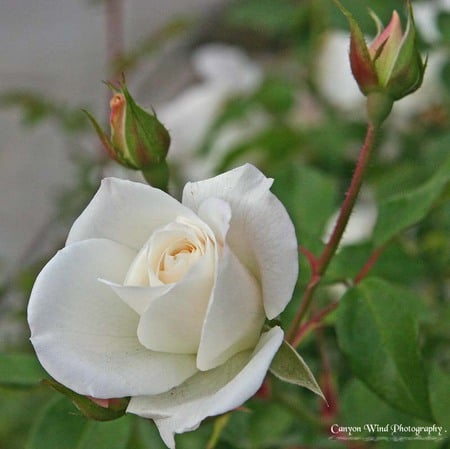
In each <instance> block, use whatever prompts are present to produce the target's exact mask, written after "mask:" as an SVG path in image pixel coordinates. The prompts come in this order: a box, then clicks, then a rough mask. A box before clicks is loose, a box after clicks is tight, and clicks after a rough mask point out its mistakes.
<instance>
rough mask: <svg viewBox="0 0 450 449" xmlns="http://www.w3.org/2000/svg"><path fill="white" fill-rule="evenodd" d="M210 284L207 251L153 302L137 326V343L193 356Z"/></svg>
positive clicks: (210, 262) (210, 257)
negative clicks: (181, 277) (183, 275)
mask: <svg viewBox="0 0 450 449" xmlns="http://www.w3.org/2000/svg"><path fill="white" fill-rule="evenodd" d="M213 281H214V250H213V249H210V250H209V251H208V253H207V254H205V255H204V256H203V257H202V258H201V259H199V260H198V261H197V262H196V264H195V265H194V266H192V268H191V269H190V270H189V272H188V273H187V274H186V276H185V277H184V279H182V280H181V281H179V282H178V283H176V284H175V285H173V287H172V288H171V289H170V290H169V291H167V292H166V293H165V294H163V295H162V296H160V297H158V298H155V299H153V300H152V301H151V302H150V303H149V305H148V307H147V309H146V310H145V312H144V313H143V314H142V316H141V319H140V321H139V326H138V337H139V340H140V341H141V343H142V344H143V345H144V346H146V347H147V348H149V349H152V350H154V351H166V352H171V353H178V354H195V353H196V352H197V350H198V345H199V343H200V334H201V329H202V324H203V320H204V317H205V313H206V308H207V307H208V301H209V297H210V295H211V289H212V286H213Z"/></svg>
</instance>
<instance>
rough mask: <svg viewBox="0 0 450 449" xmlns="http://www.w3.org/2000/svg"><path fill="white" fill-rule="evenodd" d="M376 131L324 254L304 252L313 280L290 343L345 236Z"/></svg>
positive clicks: (365, 148) (362, 155)
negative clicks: (309, 254) (311, 254)
mask: <svg viewBox="0 0 450 449" xmlns="http://www.w3.org/2000/svg"><path fill="white" fill-rule="evenodd" d="M376 130H377V128H376V127H375V125H373V124H371V123H370V124H369V125H368V127H367V132H366V138H365V140H364V144H363V147H362V148H361V153H360V155H359V158H358V162H357V163H356V168H355V171H354V173H353V177H352V180H351V182H350V187H349V189H348V192H347V195H346V196H345V199H344V202H343V204H342V207H341V210H340V213H339V217H338V219H337V221H336V224H335V226H334V229H333V232H332V234H331V236H330V238H329V240H328V243H327V244H326V246H325V248H324V250H323V253H322V254H321V256H320V257H319V259H318V260H317V259H316V258H315V257H314V256H312V257H309V256H308V253H309V252H306V250H302V251H303V252H304V253H305V254H306V255H307V257H308V260H309V261H310V264H311V268H312V273H311V279H310V280H309V283H308V285H307V286H306V290H305V293H304V294H303V297H302V300H301V303H300V308H299V310H298V311H297V313H296V315H295V317H294V320H293V322H292V325H291V327H290V329H289V332H288V333H287V339H288V341H290V342H293V341H294V339H295V336H296V334H297V329H298V328H299V327H300V325H301V322H302V321H303V319H304V318H305V316H306V313H307V312H308V310H309V307H310V305H311V303H312V300H313V296H314V292H315V290H316V288H317V286H318V284H319V282H320V280H321V278H322V276H323V275H324V274H325V272H326V270H327V268H328V265H329V263H330V261H331V259H332V258H333V256H334V254H335V253H336V250H337V248H338V246H339V243H340V241H341V238H342V235H343V234H344V231H345V227H346V226H347V223H348V220H349V218H350V215H351V213H352V210H353V207H354V205H355V202H356V199H357V197H358V194H359V191H360V189H361V184H362V181H363V179H364V174H365V172H366V169H367V165H368V162H369V159H370V155H371V152H372V149H373V146H374V142H375V135H376ZM312 261H313V262H314V263H313V262H312ZM294 346H295V345H294Z"/></svg>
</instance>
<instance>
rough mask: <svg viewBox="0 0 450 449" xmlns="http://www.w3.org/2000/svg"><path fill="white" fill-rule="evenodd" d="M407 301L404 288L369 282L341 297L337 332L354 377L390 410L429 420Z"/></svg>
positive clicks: (424, 381)
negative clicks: (394, 409)
mask: <svg viewBox="0 0 450 449" xmlns="http://www.w3.org/2000/svg"><path fill="white" fill-rule="evenodd" d="M411 302H412V301H410V297H409V295H408V294H407V292H406V291H405V289H400V288H398V287H395V286H393V285H391V284H389V283H387V282H386V281H383V280H381V279H376V278H368V279H366V280H364V281H363V282H361V283H360V284H359V285H358V286H356V287H354V288H352V289H350V290H349V291H348V292H347V293H346V294H345V295H344V297H343V298H342V303H341V305H340V307H339V309H338V313H337V325H336V330H337V335H338V340H339V345H340V347H341V349H342V351H343V352H344V354H345V355H346V356H347V357H348V359H349V361H350V365H351V368H352V371H353V373H354V374H355V376H356V377H358V378H359V379H360V380H362V381H363V382H364V383H365V384H366V385H367V386H368V387H369V388H370V389H371V390H372V391H373V392H374V393H376V394H377V395H378V396H379V397H381V398H382V399H384V400H385V401H386V402H387V403H388V404H390V405H391V406H393V407H395V408H398V409H399V410H402V411H403V412H405V413H408V414H411V415H413V416H417V417H419V418H422V419H425V420H429V421H433V417H432V413H431V409H430V402H429V397H428V384H427V379H426V376H425V371H424V367H423V364H422V360H421V357H420V353H419V347H418V326H417V322H416V319H415V317H414V315H413V314H412V312H411Z"/></svg>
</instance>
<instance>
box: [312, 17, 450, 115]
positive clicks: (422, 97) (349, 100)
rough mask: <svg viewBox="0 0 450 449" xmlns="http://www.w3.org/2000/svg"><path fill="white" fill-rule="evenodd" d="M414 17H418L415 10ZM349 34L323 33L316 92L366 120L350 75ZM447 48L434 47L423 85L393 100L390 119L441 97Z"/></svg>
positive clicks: (359, 96)
mask: <svg viewBox="0 0 450 449" xmlns="http://www.w3.org/2000/svg"><path fill="white" fill-rule="evenodd" d="M415 17H416V20H417V18H418V17H419V14H418V12H417V11H415ZM349 45H350V37H349V34H348V33H344V32H341V31H332V32H329V33H327V34H326V35H325V36H324V39H323V42H322V47H321V49H320V51H319V54H318V60H317V65H316V82H317V87H318V89H319V92H320V93H321V94H322V95H323V96H324V98H325V99H326V100H327V101H328V102H329V103H330V104H332V105H333V106H334V107H336V108H338V109H340V110H342V111H343V112H345V113H348V114H349V115H350V116H351V117H352V118H355V119H358V118H360V119H361V120H366V117H365V114H362V113H361V111H364V105H365V97H364V96H363V94H362V93H361V92H360V91H359V89H358V85H357V83H356V81H355V79H354V78H353V75H352V72H351V69H350V62H349V57H348V51H349ZM448 57H449V54H448V51H446V50H445V49H443V50H433V51H431V52H430V53H429V55H428V63H427V67H426V70H425V76H424V79H423V83H422V86H421V87H420V88H419V89H418V90H417V91H416V92H414V93H412V94H411V95H408V96H407V97H405V98H403V99H402V100H401V101H398V102H396V103H395V105H394V108H393V110H392V119H393V120H394V121H396V122H397V123H398V122H400V123H401V122H402V121H404V120H406V119H408V118H410V117H411V116H413V115H415V114H417V113H419V112H421V111H424V110H425V109H427V108H428V107H430V106H432V105H434V104H437V103H439V102H440V100H441V98H442V91H443V86H442V81H441V78H440V76H441V69H442V68H443V66H444V64H445V63H446V61H448Z"/></svg>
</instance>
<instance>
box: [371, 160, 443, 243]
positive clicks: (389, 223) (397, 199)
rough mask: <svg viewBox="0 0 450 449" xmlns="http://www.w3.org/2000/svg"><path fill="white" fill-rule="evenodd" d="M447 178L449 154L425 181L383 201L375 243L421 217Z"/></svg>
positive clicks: (375, 232)
mask: <svg viewBox="0 0 450 449" xmlns="http://www.w3.org/2000/svg"><path fill="white" fill-rule="evenodd" d="M449 179H450V156H449V157H447V159H446V160H445V161H444V162H443V164H442V165H441V167H440V168H439V170H437V171H436V172H435V174H434V175H433V176H432V177H431V178H430V179H429V180H428V181H427V182H425V183H424V184H422V185H421V186H419V187H417V188H415V189H412V190H410V191H407V192H402V193H400V194H396V195H394V196H393V197H391V198H388V199H387V200H385V201H383V202H382V203H381V204H380V212H379V215H378V220H377V223H376V225H375V230H374V240H375V244H376V245H377V246H379V245H381V244H383V243H384V242H386V241H387V240H389V239H390V238H391V237H393V236H394V235H396V234H397V233H398V232H400V231H402V230H403V229H405V228H407V227H409V226H411V225H413V224H415V223H417V222H418V221H420V220H422V219H423V218H424V217H425V216H426V215H427V214H428V212H429V211H430V209H431V208H432V207H433V205H434V204H435V202H436V200H437V199H438V198H439V196H440V195H441V194H442V192H443V190H444V187H445V185H446V184H447V182H448V181H449Z"/></svg>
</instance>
